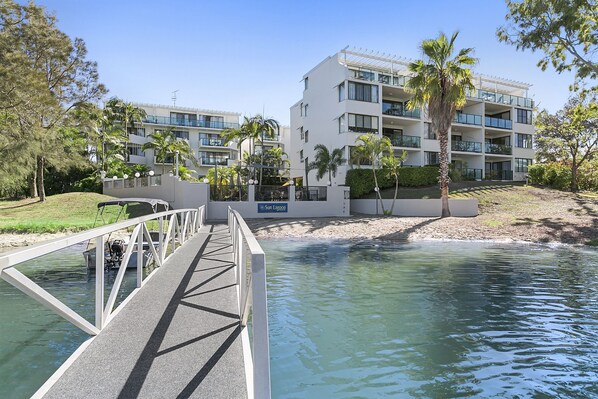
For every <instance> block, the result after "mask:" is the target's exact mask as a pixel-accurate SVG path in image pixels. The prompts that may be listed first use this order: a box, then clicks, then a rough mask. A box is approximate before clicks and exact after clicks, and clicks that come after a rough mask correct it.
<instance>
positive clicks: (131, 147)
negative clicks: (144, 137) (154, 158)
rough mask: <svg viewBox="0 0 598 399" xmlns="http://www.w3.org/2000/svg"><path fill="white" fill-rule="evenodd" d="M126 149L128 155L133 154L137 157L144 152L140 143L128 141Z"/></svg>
mask: <svg viewBox="0 0 598 399" xmlns="http://www.w3.org/2000/svg"><path fill="white" fill-rule="evenodd" d="M127 150H128V151H129V155H135V156H138V157H143V156H145V153H144V152H143V151H142V150H141V144H132V143H129V144H128V145H127Z"/></svg>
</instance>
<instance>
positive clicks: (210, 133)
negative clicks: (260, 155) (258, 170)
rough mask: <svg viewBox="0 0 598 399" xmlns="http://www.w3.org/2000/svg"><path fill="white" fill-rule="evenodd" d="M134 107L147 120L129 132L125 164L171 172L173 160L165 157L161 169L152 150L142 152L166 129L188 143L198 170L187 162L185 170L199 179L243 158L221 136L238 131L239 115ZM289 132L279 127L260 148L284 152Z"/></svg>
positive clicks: (185, 109) (233, 113)
mask: <svg viewBox="0 0 598 399" xmlns="http://www.w3.org/2000/svg"><path fill="white" fill-rule="evenodd" d="M134 105H135V106H136V107H138V108H141V109H143V110H145V112H146V113H147V116H146V117H145V118H144V120H143V123H142V124H140V125H138V126H135V127H132V128H129V143H128V144H127V148H128V153H129V158H128V163H131V164H143V165H147V166H148V167H149V168H150V169H153V170H155V171H156V173H161V172H162V171H163V170H171V169H172V163H173V160H174V156H172V155H171V156H168V157H167V158H166V161H165V162H164V165H163V164H162V163H158V160H157V159H156V157H155V154H154V151H153V150H146V151H143V150H142V147H143V144H145V143H147V142H148V141H150V140H151V138H149V135H150V134H152V133H155V132H159V131H164V130H166V129H171V130H172V132H173V133H174V134H175V136H176V137H177V138H178V139H180V140H186V141H187V142H188V143H189V145H190V146H191V148H192V149H193V152H194V155H195V157H196V158H197V160H198V163H199V168H197V167H196V166H195V165H191V163H189V162H187V166H189V167H190V168H191V169H193V170H195V171H196V172H197V175H198V176H205V175H206V174H207V172H208V169H209V168H213V167H214V166H215V165H217V166H232V165H233V164H234V163H236V162H238V160H239V159H240V157H241V156H242V154H240V153H239V148H238V146H237V142H232V143H229V144H228V145H227V144H225V142H224V140H223V139H222V137H221V135H220V133H222V131H223V130H224V129H228V128H238V127H239V117H240V116H241V114H239V113H236V112H224V111H213V110H205V109H197V108H187V107H177V106H168V105H153V104H143V103H136V104H134ZM289 132H290V130H289V127H288V126H282V127H281V129H280V133H279V134H277V135H275V136H273V137H264V140H263V142H264V143H263V148H264V149H269V148H273V147H283V150H284V147H285V145H284V144H285V143H284V140H288V137H289V134H288V133H289ZM288 145H290V143H288V144H287V146H288ZM261 149H262V146H261V145H258V146H256V150H257V151H260V150H261ZM242 151H249V148H248V142H244V143H243V145H242V147H241V152H242ZM163 166H164V168H163Z"/></svg>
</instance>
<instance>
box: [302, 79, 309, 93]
mask: <svg viewBox="0 0 598 399" xmlns="http://www.w3.org/2000/svg"><path fill="white" fill-rule="evenodd" d="M303 83H305V88H304V89H303V90H307V87H308V86H309V78H305V79H303Z"/></svg>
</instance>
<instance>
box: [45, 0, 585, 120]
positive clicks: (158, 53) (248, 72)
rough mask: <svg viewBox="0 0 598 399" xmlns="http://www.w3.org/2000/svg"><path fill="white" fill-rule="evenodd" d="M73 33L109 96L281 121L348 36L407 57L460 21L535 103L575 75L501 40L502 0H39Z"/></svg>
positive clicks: (552, 102)
mask: <svg viewBox="0 0 598 399" xmlns="http://www.w3.org/2000/svg"><path fill="white" fill-rule="evenodd" d="M36 3H37V4H40V5H43V6H45V7H46V8H47V9H48V11H50V12H53V13H54V14H55V15H56V17H57V19H58V27H59V28H60V29H61V30H62V31H63V32H65V33H66V34H68V35H69V36H71V37H73V38H74V37H79V38H82V39H83V40H84V41H85V43H86V45H87V49H88V58H89V59H91V60H94V61H96V62H97V63H98V71H99V74H100V80H101V82H102V83H104V84H105V85H106V86H107V88H108V90H109V94H108V97H111V96H117V97H119V98H123V99H125V100H127V101H132V102H142V103H151V104H165V105H172V103H173V101H172V92H173V91H175V90H178V92H177V93H176V97H177V100H176V105H177V106H187V107H193V108H202V109H211V110H221V111H232V112H239V113H241V114H242V115H254V114H256V113H262V111H264V113H265V115H266V116H268V117H273V118H275V119H277V120H278V121H279V122H281V123H282V124H284V125H288V124H289V119H290V115H289V108H290V107H291V105H293V104H294V103H296V102H297V101H298V100H299V99H300V98H301V95H302V92H303V84H302V82H301V80H302V77H303V75H304V74H305V73H306V72H308V71H309V70H310V69H311V68H313V67H314V66H316V65H317V64H318V63H319V62H320V61H322V60H323V59H324V58H326V57H327V56H330V55H333V54H335V53H337V52H338V51H339V50H341V49H343V48H344V47H345V46H347V45H349V46H351V47H356V48H362V49H364V50H365V49H367V50H368V51H369V50H373V51H375V52H381V53H387V54H393V55H397V56H401V57H407V58H411V59H416V58H420V56H421V53H420V50H419V47H418V46H419V44H420V43H421V41H422V40H424V39H429V38H435V37H436V36H437V35H438V33H439V32H441V31H442V32H445V33H447V34H449V35H450V34H451V33H452V32H453V31H455V30H459V32H460V34H459V38H458V39H457V44H456V45H457V48H463V47H473V48H474V49H475V56H476V57H477V58H478V59H479V63H478V65H477V66H476V67H475V68H474V71H475V72H477V73H481V74H484V75H491V76H498V77H502V78H507V79H512V80H517V81H522V82H525V83H529V84H531V85H532V87H531V89H530V91H529V96H530V97H532V98H534V99H535V100H536V103H537V104H538V106H539V108H540V109H544V108H545V109H547V110H549V111H550V112H555V111H556V110H558V109H560V108H561V107H562V106H563V105H564V103H565V102H566V100H567V98H568V96H569V91H568V87H569V85H570V84H571V83H572V82H573V75H572V74H571V73H567V74H561V75H559V74H557V73H555V72H554V71H552V70H547V71H545V72H542V71H541V70H540V69H539V68H538V67H536V63H537V61H538V60H539V59H540V57H541V53H538V52H536V53H532V52H529V51H528V52H520V51H517V50H516V49H515V47H514V46H509V45H506V44H503V43H499V42H498V40H497V38H496V29H497V28H498V27H499V26H500V25H502V24H504V22H505V15H506V13H507V7H506V5H505V3H504V1H503V0H452V1H446V0H445V1H442V0H420V1H403V0H395V1H364V0H362V1H326V0H320V1H312V0H305V1H285V0H278V1H253V0H247V1H229V0H218V1H215V0H209V1H206V0H199V1H191V0H187V1H179V0H170V1H168V2H166V1H154V0H144V1H135V0H126V1H125V0H120V1H114V0H102V1H97V0H36Z"/></svg>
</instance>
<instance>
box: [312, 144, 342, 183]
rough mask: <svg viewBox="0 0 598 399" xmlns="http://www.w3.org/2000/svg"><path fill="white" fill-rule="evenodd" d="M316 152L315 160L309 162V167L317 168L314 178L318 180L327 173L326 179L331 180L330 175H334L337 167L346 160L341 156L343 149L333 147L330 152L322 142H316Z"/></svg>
mask: <svg viewBox="0 0 598 399" xmlns="http://www.w3.org/2000/svg"><path fill="white" fill-rule="evenodd" d="M314 151H315V152H316V155H315V161H313V162H311V163H310V165H309V168H310V169H312V170H314V169H315V170H317V171H318V172H317V173H316V179H317V180H318V181H319V180H320V179H321V178H322V177H324V175H325V174H326V173H328V180H329V181H332V177H336V172H337V170H338V167H339V166H341V165H342V164H344V163H345V162H346V161H347V160H346V159H345V158H343V149H342V148H335V149H333V150H332V152H330V151H328V148H327V147H326V146H325V145H323V144H318V145H316V146H315V147H314Z"/></svg>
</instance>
